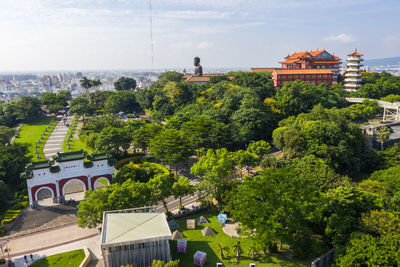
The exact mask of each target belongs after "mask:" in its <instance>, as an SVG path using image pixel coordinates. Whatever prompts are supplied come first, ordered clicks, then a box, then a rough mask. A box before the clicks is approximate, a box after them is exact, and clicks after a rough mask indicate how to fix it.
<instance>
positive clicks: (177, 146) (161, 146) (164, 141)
mask: <svg viewBox="0 0 400 267" xmlns="http://www.w3.org/2000/svg"><path fill="white" fill-rule="evenodd" d="M189 148H190V144H189V141H188V140H187V139H186V137H185V136H184V135H183V134H182V132H180V131H178V130H176V129H163V130H162V131H161V132H159V133H158V134H157V135H156V136H155V137H154V138H153V139H152V140H151V141H150V151H151V152H152V153H153V155H154V156H155V157H156V158H157V159H159V160H162V161H164V162H167V163H169V164H170V167H171V165H172V164H175V163H178V162H182V161H184V160H185V159H187V157H188V156H189V155H190V151H189Z"/></svg>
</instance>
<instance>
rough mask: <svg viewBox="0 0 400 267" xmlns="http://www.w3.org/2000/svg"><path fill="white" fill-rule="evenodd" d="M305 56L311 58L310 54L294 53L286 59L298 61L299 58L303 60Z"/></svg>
mask: <svg viewBox="0 0 400 267" xmlns="http://www.w3.org/2000/svg"><path fill="white" fill-rule="evenodd" d="M305 56H310V54H309V53H308V52H307V51H305V52H294V53H293V55H290V56H287V57H285V58H286V59H297V58H302V57H305Z"/></svg>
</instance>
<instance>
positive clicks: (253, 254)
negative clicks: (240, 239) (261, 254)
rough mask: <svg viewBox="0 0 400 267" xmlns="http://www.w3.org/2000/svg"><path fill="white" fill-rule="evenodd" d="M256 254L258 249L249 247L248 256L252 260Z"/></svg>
mask: <svg viewBox="0 0 400 267" xmlns="http://www.w3.org/2000/svg"><path fill="white" fill-rule="evenodd" d="M257 253H258V249H257V248H256V247H255V246H251V247H250V249H249V256H251V259H252V260H254V258H255V256H256V254H257Z"/></svg>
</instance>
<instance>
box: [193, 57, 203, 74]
mask: <svg viewBox="0 0 400 267" xmlns="http://www.w3.org/2000/svg"><path fill="white" fill-rule="evenodd" d="M193 76H203V67H202V66H201V65H200V58H199V57H195V58H194V75H193Z"/></svg>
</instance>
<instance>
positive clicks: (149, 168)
mask: <svg viewBox="0 0 400 267" xmlns="http://www.w3.org/2000/svg"><path fill="white" fill-rule="evenodd" d="M159 173H164V174H169V171H168V170H167V169H166V168H165V167H164V166H162V165H161V164H157V163H152V162H145V163H143V164H135V163H133V162H129V163H128V164H126V165H124V166H123V167H122V168H121V169H120V170H119V171H118V173H117V174H116V175H115V178H114V180H113V182H114V183H120V184H122V183H123V182H125V181H126V180H128V179H132V180H133V181H139V182H142V183H147V182H148V181H149V180H150V179H151V178H153V177H154V176H155V175H156V174H159Z"/></svg>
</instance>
